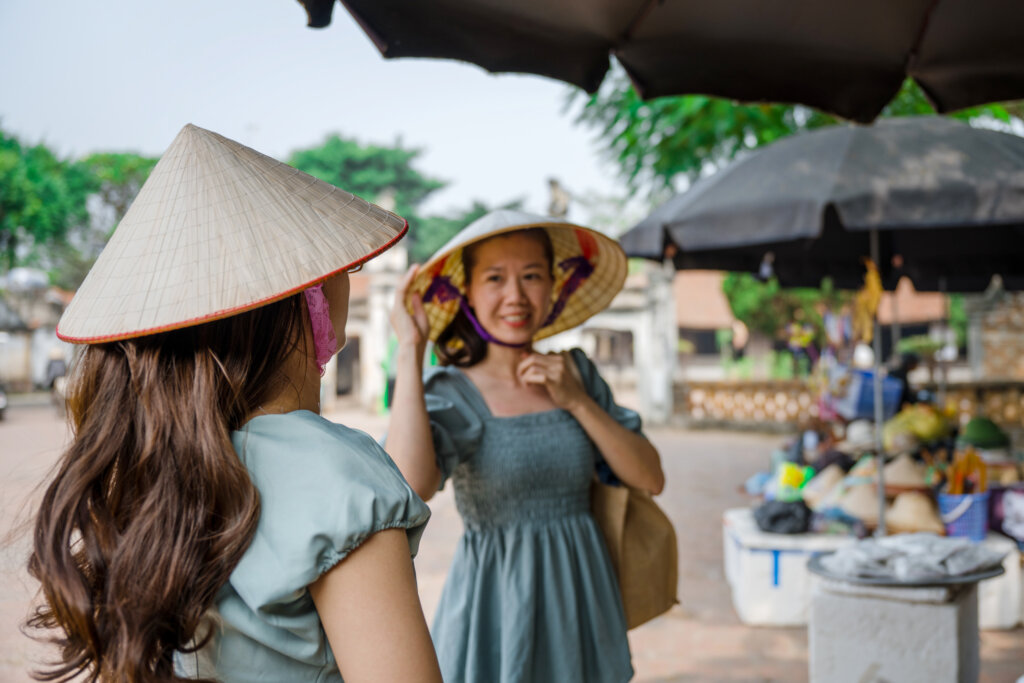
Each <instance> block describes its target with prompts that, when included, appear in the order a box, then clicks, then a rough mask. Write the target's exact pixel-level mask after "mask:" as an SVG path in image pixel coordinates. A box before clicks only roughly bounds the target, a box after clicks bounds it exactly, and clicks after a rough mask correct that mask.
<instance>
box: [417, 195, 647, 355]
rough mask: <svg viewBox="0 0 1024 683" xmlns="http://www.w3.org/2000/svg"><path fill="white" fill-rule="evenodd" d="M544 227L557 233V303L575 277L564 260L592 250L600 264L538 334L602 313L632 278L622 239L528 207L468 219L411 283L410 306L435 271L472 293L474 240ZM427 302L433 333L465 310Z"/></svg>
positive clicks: (554, 295)
mask: <svg viewBox="0 0 1024 683" xmlns="http://www.w3.org/2000/svg"><path fill="white" fill-rule="evenodd" d="M536 227H540V228H544V229H545V230H546V231H547V233H548V235H549V237H550V238H551V246H552V248H553V250H554V257H555V266H554V276H555V284H554V287H553V288H552V291H551V300H552V303H554V301H555V300H556V299H557V298H558V294H559V292H561V291H562V286H563V285H564V284H565V281H566V280H567V279H568V278H569V275H570V271H569V270H564V269H562V268H560V267H559V266H558V264H559V263H561V262H562V261H564V260H566V259H568V258H572V257H576V256H580V255H584V252H585V251H587V252H589V253H588V254H586V255H587V256H588V258H589V260H590V262H591V264H592V265H593V266H594V272H593V274H591V275H590V277H588V278H587V279H586V280H584V282H583V284H582V285H581V286H580V287H579V289H577V290H576V291H575V292H574V293H573V294H572V296H571V297H570V298H569V300H568V302H567V303H566V306H565V308H564V309H563V311H562V313H561V315H559V316H558V318H556V319H555V320H554V321H553V322H552V323H551V324H550V325H547V326H545V327H542V328H541V329H539V330H538V331H537V333H536V334H535V335H534V337H533V338H534V340H538V339H544V338H545V337H550V336H551V335H553V334H558V333H559V332H562V331H564V330H568V329H571V328H573V327H576V326H577V325H579V324H580V323H582V322H583V321H585V320H586V319H587V318H589V317H590V316H592V315H594V314H595V313H598V312H600V311H602V310H604V308H605V307H606V306H608V304H610V303H611V301H612V299H614V298H615V295H616V294H618V293H619V291H620V290H621V289H622V285H623V283H624V282H625V281H626V271H627V263H626V254H625V252H623V251H622V248H621V247H620V246H619V244H618V242H616V241H615V240H613V239H611V238H609V237H607V236H606V235H603V234H601V233H599V232H596V231H594V230H591V229H589V228H584V227H582V226H579V225H575V224H573V223H569V222H567V221H561V220H559V219H557V218H550V217H548V216H538V215H535V214H530V213H525V212H522V211H509V210H502V211H492V212H491V213H489V214H487V215H485V216H483V217H482V218H479V219H477V220H476V221H474V222H472V223H470V224H469V225H467V226H466V227H465V228H463V230H462V231H461V232H459V234H457V235H456V236H455V237H453V238H452V239H451V240H450V241H449V242H448V243H447V244H446V245H444V246H443V247H441V249H439V250H438V251H437V253H436V254H434V256H433V257H431V259H430V260H429V261H427V263H426V264H424V266H423V268H421V269H420V272H419V274H418V275H417V276H416V279H415V280H414V281H413V283H412V286H411V287H410V288H409V292H410V293H409V296H408V298H407V299H406V302H405V303H406V308H408V309H409V311H410V312H411V311H412V297H414V296H417V297H420V298H422V297H423V293H424V292H426V291H427V288H428V287H430V283H431V282H432V281H433V279H434V278H435V277H438V276H445V277H448V278H449V279H450V280H451V283H452V284H453V285H455V286H456V287H458V289H459V291H460V292H462V294H463V296H465V294H466V274H465V271H464V270H463V267H462V249H463V248H464V247H466V246H467V245H469V244H472V243H474V242H479V241H480V240H483V239H486V238H488V237H493V236H495V235H500V234H502V233H507V232H512V231H514V230H522V229H524V228H536ZM423 308H424V310H425V312H426V314H427V320H428V321H429V323H430V335H429V336H430V339H431V341H437V338H438V336H439V335H440V334H441V332H443V331H444V329H445V328H446V327H447V326H448V324H449V323H451V321H452V319H453V318H454V317H455V314H456V313H457V312H458V310H459V302H458V300H456V299H452V300H449V301H445V302H443V303H442V302H438V301H437V300H432V301H428V302H424V305H423Z"/></svg>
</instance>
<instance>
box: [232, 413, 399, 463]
mask: <svg viewBox="0 0 1024 683" xmlns="http://www.w3.org/2000/svg"><path fill="white" fill-rule="evenodd" d="M231 441H232V444H233V445H234V447H235V450H236V451H237V452H238V455H239V457H240V458H241V459H242V462H243V463H245V466H246V467H247V468H248V469H249V471H250V472H251V473H253V475H254V476H258V475H261V474H266V475H268V476H269V477H271V478H273V477H276V476H278V475H285V477H286V479H289V480H290V479H306V480H308V479H310V478H316V477H319V476H324V475H328V474H340V475H352V474H356V473H358V472H363V473H366V474H370V473H373V472H374V471H377V470H384V471H391V470H394V473H395V474H397V473H398V470H397V468H396V467H395V466H394V463H392V462H391V459H390V458H389V457H388V455H387V453H386V452H385V451H384V449H382V448H381V447H380V445H379V444H378V443H377V442H376V441H374V440H373V438H372V437H371V436H370V435H369V434H366V433H365V432H362V431H360V430H358V429H352V428H350V427H346V426H345V425H342V424H338V423H335V422H331V421H330V420H327V419H325V418H324V417H322V416H320V415H317V414H316V413H313V412H310V411H308V410H297V411H293V412H290V413H283V414H275V415H261V416H259V417H256V418H253V419H252V420H250V421H249V422H248V423H246V424H245V425H244V426H243V427H242V428H241V429H239V430H237V431H235V432H234V433H232V435H231ZM399 476H400V475H399Z"/></svg>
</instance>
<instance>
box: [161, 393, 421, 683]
mask: <svg viewBox="0 0 1024 683" xmlns="http://www.w3.org/2000/svg"><path fill="white" fill-rule="evenodd" d="M231 441H232V443H233V445H234V447H235V450H236V451H237V452H238V456H239V458H241V460H242V462H243V463H244V464H245V466H246V468H247V469H248V470H249V474H250V476H251V477H252V481H253V483H254V484H255V485H256V488H257V489H258V490H259V492H260V506H261V509H260V520H259V524H258V526H257V528H256V534H255V535H254V536H253V539H252V542H251V543H250V545H249V547H248V549H247V550H246V551H245V554H244V555H243V556H242V560H241V562H239V563H238V566H237V567H235V570H234V571H233V572H232V573H231V578H230V580H229V581H228V583H227V585H225V586H224V587H223V588H222V589H221V591H220V593H219V594H218V596H217V599H216V605H215V609H214V610H212V614H211V615H210V616H211V619H210V623H211V624H212V625H213V633H214V636H213V639H212V640H211V641H210V642H209V643H208V644H207V645H206V646H205V647H204V648H203V649H202V650H200V651H199V652H197V653H178V655H177V657H176V666H177V669H178V672H179V674H180V675H184V676H188V677H198V676H206V677H211V678H216V679H218V680H220V681H224V682H225V683H234V682H235V681H238V682H242V681H246V682H247V681H281V682H283V681H296V682H298V681H311V682H312V681H316V682H318V683H320V682H325V681H331V682H336V681H341V680H342V678H341V674H340V673H339V671H338V664H337V662H336V661H335V659H334V655H333V654H332V653H331V648H330V646H329V645H328V643H327V638H326V636H325V634H324V630H323V626H322V625H321V624H320V618H319V616H318V615H317V612H316V608H315V607H314V605H313V599H312V597H310V594H309V590H308V588H307V587H308V586H309V585H310V584H311V583H313V582H314V581H316V580H317V579H318V578H319V577H320V576H321V575H322V574H324V573H325V572H327V571H328V570H329V569H331V568H332V567H333V566H334V565H336V564H337V563H338V562H340V561H341V560H343V559H345V556H346V555H348V554H349V553H350V552H352V551H353V550H355V549H356V548H357V547H358V546H359V545H360V544H361V543H362V542H363V541H365V540H366V539H367V538H369V537H370V536H372V535H373V534H375V533H376V532H378V531H381V530H383V529H393V528H399V529H405V530H406V533H407V535H408V538H409V551H410V553H412V554H413V555H415V553H416V548H417V545H418V543H419V539H420V535H421V534H422V532H423V527H424V525H425V524H426V522H427V519H428V518H429V516H430V511H429V509H428V508H427V506H426V505H425V504H424V503H423V501H422V500H420V498H419V496H417V495H416V494H415V493H414V492H413V491H412V489H410V488H409V485H408V484H406V482H405V479H403V478H402V475H401V473H400V472H399V471H398V468H397V467H396V466H395V464H394V463H393V462H392V461H391V458H390V457H388V455H387V453H385V452H384V451H383V450H382V449H381V448H380V446H379V445H378V444H377V443H376V442H375V441H374V440H373V439H371V438H370V437H369V436H368V435H366V434H364V433H363V432H360V431H356V430H354V429H349V428H347V427H344V426H342V425H338V424H334V423H332V422H329V421H327V420H325V419H324V418H322V417H320V416H319V415H317V414H315V413H311V412H309V411H305V410H299V411H296V412H292V413H287V414H284V415H263V416H260V417H256V418H254V419H252V420H251V421H249V422H248V423H247V424H246V425H245V426H244V427H243V428H242V429H241V430H239V431H236V432H234V433H233V434H232V435H231Z"/></svg>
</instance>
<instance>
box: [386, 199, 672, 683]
mask: <svg viewBox="0 0 1024 683" xmlns="http://www.w3.org/2000/svg"><path fill="white" fill-rule="evenodd" d="M625 268H626V259H625V255H624V254H623V253H622V251H621V249H620V247H619V246H618V245H617V244H616V243H615V242H613V241H612V240H610V239H608V238H607V237H605V236H603V235H601V234H599V233H596V232H593V231H591V230H588V229H585V228H582V227H579V226H576V225H572V224H570V223H566V222H564V221H560V220H556V219H552V218H548V217H544V216H535V215H532V214H526V213H521V212H518V211H497V212H494V213H490V214H488V215H486V216H484V217H483V218H481V219H479V220H478V221H476V222H474V223H472V224H471V225H469V226H468V227H466V228H465V229H464V230H463V231H462V232H461V233H459V235H457V236H456V237H455V238H453V240H452V241H451V242H449V243H448V245H446V246H445V247H443V248H442V250H441V251H440V252H439V253H438V254H436V255H435V256H434V257H433V258H432V259H431V260H430V261H428V263H427V265H426V266H424V269H423V270H420V269H418V267H416V266H413V268H411V269H410V270H409V272H408V274H407V275H406V277H405V281H404V282H403V283H402V285H400V287H399V292H400V295H399V297H398V298H397V300H396V303H395V307H394V310H393V312H392V323H393V325H394V327H395V330H396V332H397V334H398V339H399V352H398V353H399V360H398V382H397V384H396V387H395V401H394V403H393V404H392V406H391V428H390V430H389V436H388V440H387V449H388V452H389V453H391V455H392V457H394V458H395V462H396V463H398V466H399V468H401V470H402V473H403V474H404V475H405V477H406V479H407V480H408V481H409V483H410V484H411V485H412V487H413V488H414V489H415V490H416V492H417V493H419V494H420V496H421V497H423V498H424V499H429V498H431V497H432V496H433V495H434V493H435V492H436V491H437V490H438V489H439V488H440V487H443V486H444V484H445V482H447V481H448V480H449V479H450V480H451V481H452V483H453V484H454V486H455V502H456V506H457V507H458V510H459V514H460V515H461V517H462V521H463V523H464V526H465V529H466V531H465V534H464V535H463V537H462V539H461V541H460V542H459V546H458V549H457V550H456V553H455V558H454V560H453V561H452V566H451V569H450V571H449V574H448V580H447V582H446V583H445V587H444V593H443V594H442V596H441V602H440V604H439V606H438V609H437V615H436V617H435V619H434V624H433V628H432V635H433V637H434V644H435V646H436V647H437V652H438V659H439V660H440V662H441V670H442V673H443V674H444V678H445V680H446V681H447V682H448V683H460V682H464V681H465V682H472V683H513V682H515V683H518V682H527V681H558V682H559V683H603V682H608V683H613V682H614V683H620V682H622V681H627V680H629V679H630V678H632V676H633V667H632V664H631V659H630V654H629V642H628V640H627V639H626V618H625V614H624V611H623V605H622V599H621V596H620V594H619V589H618V583H617V580H616V577H615V573H614V570H613V568H612V564H611V561H610V559H609V555H608V550H607V548H606V547H605V544H604V539H603V537H602V535H601V531H600V529H599V528H598V526H597V523H596V522H595V521H594V518H593V517H592V516H591V514H590V488H591V482H592V481H593V479H594V477H595V473H598V472H600V473H602V474H603V475H604V476H614V477H616V478H618V479H619V480H621V481H622V482H625V483H626V484H629V485H630V486H634V487H636V488H639V489H643V490H645V491H649V492H651V493H655V494H657V493H659V492H660V491H661V490H662V487H663V486H664V481H665V479H664V475H663V474H662V469H661V461H660V458H659V456H658V452H657V451H656V450H655V449H654V447H653V446H652V445H651V443H650V441H648V440H647V438H646V437H645V436H644V435H643V433H642V432H641V430H640V416H639V415H637V414H636V413H635V412H633V411H632V410H628V409H626V408H623V407H621V406H619V405H618V404H616V403H615V399H614V398H613V396H612V393H611V390H610V389H609V387H608V385H607V384H606V383H605V381H604V380H603V379H602V378H601V376H600V374H599V373H598V371H597V368H596V367H595V366H594V363H593V362H592V361H591V360H590V359H589V358H587V356H586V354H584V353H583V352H582V351H580V350H579V349H574V350H573V351H571V352H567V353H552V354H543V353H539V352H538V351H536V350H535V349H534V347H533V344H534V342H535V341H537V340H539V339H542V338H544V337H547V336H549V335H552V334H555V333H556V332H559V331H561V330H565V329H569V328H572V327H575V326H576V325H579V324H580V323H582V322H583V321H584V320H586V319H587V318H589V317H590V316H592V315H594V314H595V313H597V312H599V311H600V310H601V309H602V308H604V307H605V306H606V305H607V304H608V303H609V302H610V301H611V299H612V297H613V296H614V295H615V294H616V293H617V292H618V291H619V289H620V288H621V287H622V283H623V280H624V279H625ZM428 339H429V340H434V341H435V347H434V350H435V352H436V353H437V355H438V357H439V358H440V360H441V362H442V363H443V366H442V367H438V368H432V369H430V370H428V371H427V372H426V373H424V372H423V367H422V361H423V355H424V346H425V345H426V343H427V341H428Z"/></svg>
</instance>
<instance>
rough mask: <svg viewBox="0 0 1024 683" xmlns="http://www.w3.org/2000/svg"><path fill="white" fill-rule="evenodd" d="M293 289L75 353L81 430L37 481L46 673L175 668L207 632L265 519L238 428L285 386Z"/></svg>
mask: <svg viewBox="0 0 1024 683" xmlns="http://www.w3.org/2000/svg"><path fill="white" fill-rule="evenodd" d="M300 302H301V297H300V296H292V297H289V298H287V299H284V300H282V301H279V302H276V303H273V304H269V305H267V306H264V307H261V308H258V309H256V310H253V311H249V312H247V313H242V314H239V315H235V316H232V317H229V318H225V319H223V320H219V321H215V322H211V323H205V324H202V325H197V326H194V327H188V328H184V329H181V330H175V331H172V332H165V333H162V334H156V335H152V336H147V337H140V338H137V339H129V340H126V341H119V342H111V343H106V344H97V345H94V346H88V347H86V348H85V349H84V350H83V351H82V353H81V355H80V356H79V357H78V358H77V360H76V363H75V367H74V369H73V373H72V380H71V383H70V386H69V397H68V408H69V412H70V415H71V421H72V426H73V428H74V432H75V436H74V440H73V441H72V443H71V445H70V446H69V447H68V449H67V451H65V453H64V454H63V456H62V458H61V460H60V462H59V463H58V465H57V472H56V476H55V477H54V479H53V481H52V482H51V483H50V484H49V486H48V487H47V489H46V492H45V494H44V496H43V501H42V503H41V505H40V507H39V513H38V516H37V517H36V521H35V528H34V538H33V541H34V545H33V552H32V555H31V557H30V559H29V572H30V573H31V574H32V576H33V577H35V578H36V579H38V580H39V582H40V583H41V584H42V595H43V598H44V599H45V603H44V604H43V605H42V606H40V607H39V608H38V609H37V610H36V612H35V614H34V615H33V616H32V618H31V619H29V621H28V626H29V627H30V628H34V629H40V630H43V629H45V630H47V631H49V632H47V633H40V634H39V636H38V637H39V638H41V639H47V640H49V641H50V642H54V643H56V644H57V645H58V646H59V647H60V660H59V661H58V662H57V663H55V664H53V665H52V667H51V668H50V669H48V670H41V671H37V672H35V673H34V674H33V675H34V676H35V677H36V678H37V679H39V680H61V681H66V680H69V679H71V678H73V677H75V676H77V675H80V674H85V678H86V680H89V681H97V680H103V681H129V682H133V683H141V682H143V681H177V680H181V679H179V678H178V677H177V676H175V674H174V664H173V655H174V652H175V650H181V651H186V652H187V651H191V650H194V649H196V648H197V647H200V646H201V645H202V644H203V643H204V642H205V640H204V638H203V635H204V634H202V633H199V634H197V631H198V630H200V629H199V626H200V623H201V621H202V619H203V616H204V614H205V613H206V611H207V610H208V609H209V608H210V607H211V606H212V605H213V602H214V598H215V597H216V594H217V592H218V590H220V588H221V587H222V586H223V585H224V584H225V583H226V582H227V580H228V577H229V576H230V574H231V571H232V570H233V569H234V567H235V566H236V565H237V564H238V562H239V560H240V559H241V557H242V555H243V553H244V552H245V549H246V548H247V547H248V545H249V542H250V540H251V539H252V535H253V534H254V533H255V530H256V523H257V521H258V520H259V511H260V506H259V495H258V493H257V491H256V488H255V486H253V483H252V481H251V480H250V478H249V474H248V472H247V470H246V469H245V466H244V465H243V464H242V462H241V461H240V460H239V458H238V456H237V454H236V453H235V450H234V448H233V447H232V445H231V431H232V430H234V429H238V428H239V427H241V426H242V425H243V424H244V422H245V420H246V418H247V416H249V415H250V414H251V413H253V412H255V411H256V410H257V409H258V407H259V406H260V405H261V404H262V403H263V402H264V401H266V400H268V399H269V398H272V397H273V395H274V394H276V393H277V392H278V391H280V390H281V389H282V388H283V386H284V385H283V382H284V379H283V376H282V375H281V373H280V370H281V368H282V366H283V364H284V361H285V359H287V358H288V356H289V354H290V353H291V352H292V351H293V350H295V349H296V347H297V345H298V344H300V343H304V342H305V335H304V334H303V333H302V330H303V329H304V328H303V327H302V323H303V320H304V317H303V316H304V311H303V307H302V306H300ZM52 629H55V630H56V633H57V635H56V636H54V635H53V631H52ZM193 638H197V639H198V640H199V642H198V643H194V642H193Z"/></svg>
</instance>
